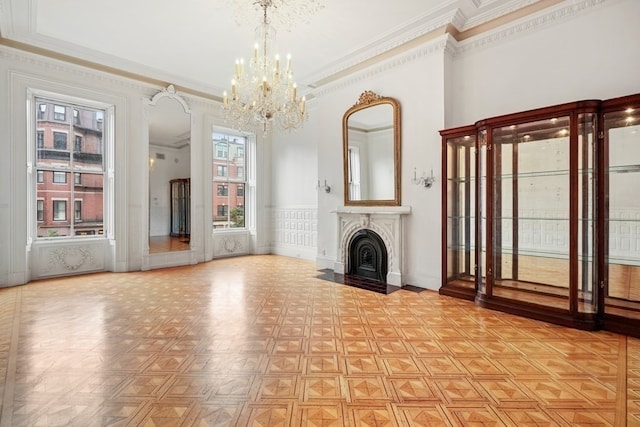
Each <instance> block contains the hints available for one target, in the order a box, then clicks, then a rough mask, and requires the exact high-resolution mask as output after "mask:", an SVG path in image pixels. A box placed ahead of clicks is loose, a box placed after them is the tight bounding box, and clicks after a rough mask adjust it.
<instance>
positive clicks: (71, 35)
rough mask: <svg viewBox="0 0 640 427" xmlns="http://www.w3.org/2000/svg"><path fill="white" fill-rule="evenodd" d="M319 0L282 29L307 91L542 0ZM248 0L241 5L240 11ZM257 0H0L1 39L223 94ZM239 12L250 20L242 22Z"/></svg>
mask: <svg viewBox="0 0 640 427" xmlns="http://www.w3.org/2000/svg"><path fill="white" fill-rule="evenodd" d="M304 1H305V0H291V2H292V3H300V2H304ZM319 1H320V2H321V3H322V4H323V6H324V7H323V8H322V9H321V10H320V11H318V12H317V13H315V14H314V15H312V16H308V17H306V18H305V19H304V20H303V21H301V22H300V23H298V24H296V25H294V26H293V28H291V30H290V31H282V30H281V29H280V30H279V31H278V40H277V41H278V44H277V45H278V46H279V47H278V49H277V52H279V53H280V54H281V55H282V56H284V55H286V54H287V53H290V54H291V55H292V57H293V70H294V72H295V78H296V80H297V82H298V87H299V88H300V89H299V92H300V93H301V94H305V93H306V92H309V91H310V90H311V88H313V87H317V86H318V85H319V84H320V83H319V82H327V81H330V80H331V78H332V76H336V75H337V73H339V72H340V71H344V70H346V69H348V68H349V67H352V66H357V65H358V64H359V63H362V62H363V61H365V60H368V59H370V58H373V57H375V56H376V55H378V54H381V53H384V52H385V51H388V50H390V49H392V48H395V47H397V46H400V45H402V44H403V43H407V42H409V41H411V40H413V39H415V38H416V37H420V36H422V35H424V34H428V33H429V32H431V31H433V30H435V29H438V28H442V27H444V26H445V25H448V24H453V25H454V26H455V27H456V28H457V29H458V30H460V31H462V30H466V29H469V28H472V27H474V26H476V25H479V24H482V23H486V22H488V21H490V20H492V19H494V18H497V17H500V16H503V15H505V14H507V13H509V12H512V11H514V10H517V9H520V8H522V7H524V6H527V5H530V4H532V3H536V2H537V1H538V0H393V1H390V0H319ZM242 3H244V4H246V6H245V12H244V13H239V12H238V7H239V6H238V4H242ZM251 3H252V0H181V1H176V0H102V1H98V0H55V1H52V0H0V36H1V37H2V38H3V39H4V41H5V44H11V43H7V42H8V41H9V42H11V41H12V42H19V43H23V44H26V45H29V46H27V48H30V47H37V48H43V49H47V50H51V51H54V52H57V53H61V54H65V55H70V56H72V57H74V58H77V59H79V60H82V61H90V62H92V63H95V64H98V65H99V66H106V67H113V68H116V69H117V70H121V71H125V72H130V73H135V74H139V75H142V76H145V77H146V78H150V79H155V80H160V81H162V82H166V83H172V84H174V85H176V86H179V87H183V88H188V89H190V90H193V91H200V92H204V93H206V94H208V95H213V96H220V95H221V93H222V91H223V90H227V89H228V86H229V84H230V81H231V78H232V75H233V71H234V66H233V64H234V61H235V59H236V58H239V57H242V56H244V57H245V58H248V57H249V55H250V54H251V53H252V49H253V29H254V28H255V26H257V25H258V23H259V22H260V16H259V15H258V14H256V13H254V12H252V7H251ZM246 10H249V11H250V12H247V11H246ZM242 17H244V22H246V23H245V24H243V25H239V24H238V20H239V19H238V18H242ZM276 18H277V17H276ZM276 20H277V19H274V26H275V27H276V29H278V26H277V24H276V22H275V21H276ZM304 21H307V22H304ZM21 46H23V45H21Z"/></svg>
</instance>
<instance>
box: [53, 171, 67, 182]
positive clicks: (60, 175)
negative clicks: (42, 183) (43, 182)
mask: <svg viewBox="0 0 640 427" xmlns="http://www.w3.org/2000/svg"><path fill="white" fill-rule="evenodd" d="M53 182H54V184H66V183H67V173H66V172H59V171H54V172H53Z"/></svg>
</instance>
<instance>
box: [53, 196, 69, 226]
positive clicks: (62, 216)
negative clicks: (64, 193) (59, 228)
mask: <svg viewBox="0 0 640 427" xmlns="http://www.w3.org/2000/svg"><path fill="white" fill-rule="evenodd" d="M53 220H54V221H66V220H67V201H66V200H54V201H53Z"/></svg>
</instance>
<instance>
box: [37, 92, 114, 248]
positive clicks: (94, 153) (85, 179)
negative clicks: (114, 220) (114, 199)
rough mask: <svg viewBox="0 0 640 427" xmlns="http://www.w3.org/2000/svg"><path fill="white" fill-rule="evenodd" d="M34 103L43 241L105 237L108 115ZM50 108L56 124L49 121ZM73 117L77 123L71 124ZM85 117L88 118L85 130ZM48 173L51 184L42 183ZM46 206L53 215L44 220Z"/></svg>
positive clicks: (89, 109)
mask: <svg viewBox="0 0 640 427" xmlns="http://www.w3.org/2000/svg"><path fill="white" fill-rule="evenodd" d="M34 104H35V105H36V107H35V108H36V111H35V113H36V114H35V117H36V121H35V128H34V129H32V132H34V134H35V138H34V139H35V141H36V146H35V147H34V148H35V164H36V176H37V179H36V181H37V182H38V185H37V189H36V192H35V198H36V202H35V203H36V217H37V237H40V238H46V237H66V236H85V235H87V236H90V235H104V202H105V199H104V185H105V177H104V176H105V165H104V153H103V147H104V144H103V137H104V136H103V129H102V128H103V123H102V119H103V117H104V113H105V110H100V109H96V108H93V107H89V106H82V105H81V104H82V102H73V104H72V103H67V102H66V101H62V100H60V99H56V100H54V99H45V98H36V99H35V103H34ZM47 108H50V109H51V110H53V119H54V120H55V121H54V122H51V121H47V120H46V119H47V118H46V114H44V112H46V110H47ZM67 112H73V118H74V120H67V115H66V114H67ZM79 117H83V118H87V123H85V125H83V127H82V128H79V127H78V126H77V123H78V118H79ZM60 122H64V123H60ZM40 135H42V136H40ZM69 135H72V138H73V139H72V140H71V141H69ZM45 174H51V175H50V176H52V179H51V181H45V180H44V179H42V178H41V177H43V176H44V175H45ZM79 184H82V185H79ZM32 200H33V199H32ZM45 207H47V210H48V209H49V208H50V209H52V210H51V214H48V215H46V216H45V215H44V210H45Z"/></svg>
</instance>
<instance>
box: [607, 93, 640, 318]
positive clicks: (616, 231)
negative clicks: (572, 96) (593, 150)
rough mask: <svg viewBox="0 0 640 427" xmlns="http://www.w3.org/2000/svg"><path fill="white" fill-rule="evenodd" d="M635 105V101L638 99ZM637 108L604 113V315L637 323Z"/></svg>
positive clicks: (639, 289) (639, 246)
mask: <svg viewBox="0 0 640 427" xmlns="http://www.w3.org/2000/svg"><path fill="white" fill-rule="evenodd" d="M636 102H638V100H636ZM639 107H640V105H635V107H634V108H631V107H629V108H625V109H623V110H620V111H614V112H610V113H606V114H605V115H604V130H605V135H604V137H605V147H604V149H605V159H607V161H606V162H605V192H606V194H607V196H608V199H607V200H608V208H605V209H606V212H605V230H606V231H605V241H606V243H607V246H608V247H607V251H606V253H605V270H606V273H605V275H606V277H607V286H606V289H605V298H604V303H605V306H604V311H605V313H606V314H609V315H614V316H621V317H624V318H627V319H629V318H631V319H640V108H639Z"/></svg>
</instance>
